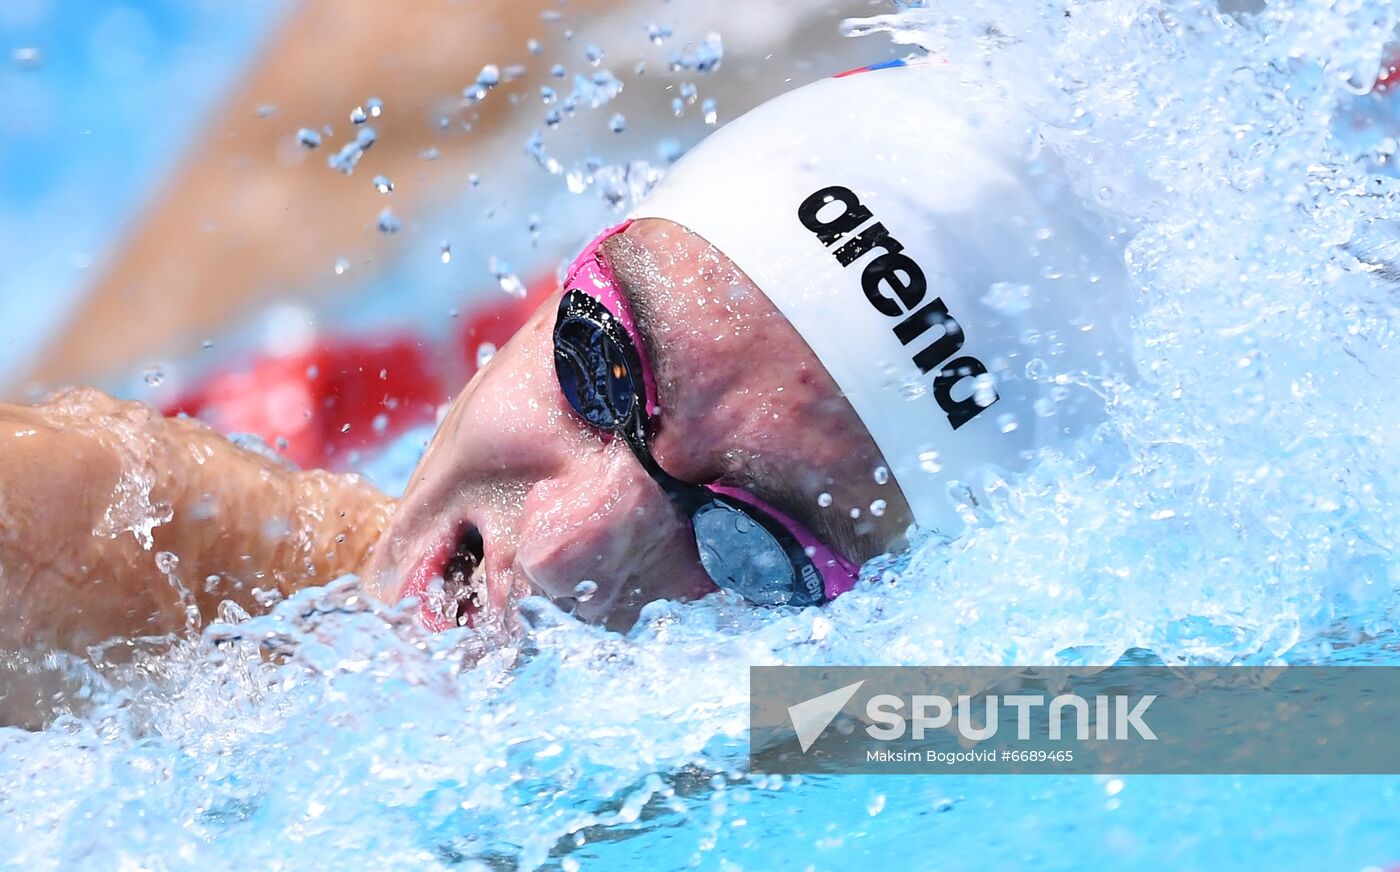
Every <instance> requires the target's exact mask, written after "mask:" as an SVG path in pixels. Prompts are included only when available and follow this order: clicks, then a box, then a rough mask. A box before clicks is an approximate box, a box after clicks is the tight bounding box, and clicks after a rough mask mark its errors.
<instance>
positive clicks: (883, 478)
mask: <svg viewBox="0 0 1400 872" xmlns="http://www.w3.org/2000/svg"><path fill="white" fill-rule="evenodd" d="M874 478H875V483H876V484H886V483H888V482H889V480H890V471H889V470H888V469H886V468H885V467H883V466H877V467H875V475H874Z"/></svg>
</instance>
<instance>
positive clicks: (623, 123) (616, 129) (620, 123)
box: [608, 112, 627, 133]
mask: <svg viewBox="0 0 1400 872" xmlns="http://www.w3.org/2000/svg"><path fill="white" fill-rule="evenodd" d="M608 129H610V130H611V131H612V132H613V133H621V132H622V131H624V130H626V129H627V118H626V117H625V116H623V114H622V113H621V112H619V113H617V114H616V115H614V116H613V117H612V118H610V119H608Z"/></svg>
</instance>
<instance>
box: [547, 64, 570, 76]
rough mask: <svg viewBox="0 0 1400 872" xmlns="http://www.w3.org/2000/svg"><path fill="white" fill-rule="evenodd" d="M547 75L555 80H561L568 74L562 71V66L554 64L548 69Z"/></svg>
mask: <svg viewBox="0 0 1400 872" xmlns="http://www.w3.org/2000/svg"><path fill="white" fill-rule="evenodd" d="M549 74H550V75H551V76H553V77H554V78H556V79H562V78H564V76H566V75H568V72H567V71H566V70H565V69H564V65H563V64H555V65H554V66H552V67H550V68H549Z"/></svg>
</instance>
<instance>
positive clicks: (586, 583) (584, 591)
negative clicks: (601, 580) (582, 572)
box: [574, 579, 598, 603]
mask: <svg viewBox="0 0 1400 872" xmlns="http://www.w3.org/2000/svg"><path fill="white" fill-rule="evenodd" d="M597 592H598V582H596V581H591V580H589V579H585V580H583V581H580V582H579V583H578V584H576V585H575V586H574V599H576V600H578V601H579V602H581V603H586V602H588V601H589V600H591V599H593V595H594V594H596V593H597Z"/></svg>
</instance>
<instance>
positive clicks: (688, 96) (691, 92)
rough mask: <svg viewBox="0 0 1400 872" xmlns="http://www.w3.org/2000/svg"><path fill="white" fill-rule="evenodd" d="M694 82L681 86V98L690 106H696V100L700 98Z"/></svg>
mask: <svg viewBox="0 0 1400 872" xmlns="http://www.w3.org/2000/svg"><path fill="white" fill-rule="evenodd" d="M699 93H700V92H699V91H697V90H696V88H695V84H694V83H693V82H686V83H684V84H682V85H681V97H682V98H683V99H684V100H685V102H687V103H689V104H690V105H692V106H693V105H695V98H696V97H698V96H699Z"/></svg>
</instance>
